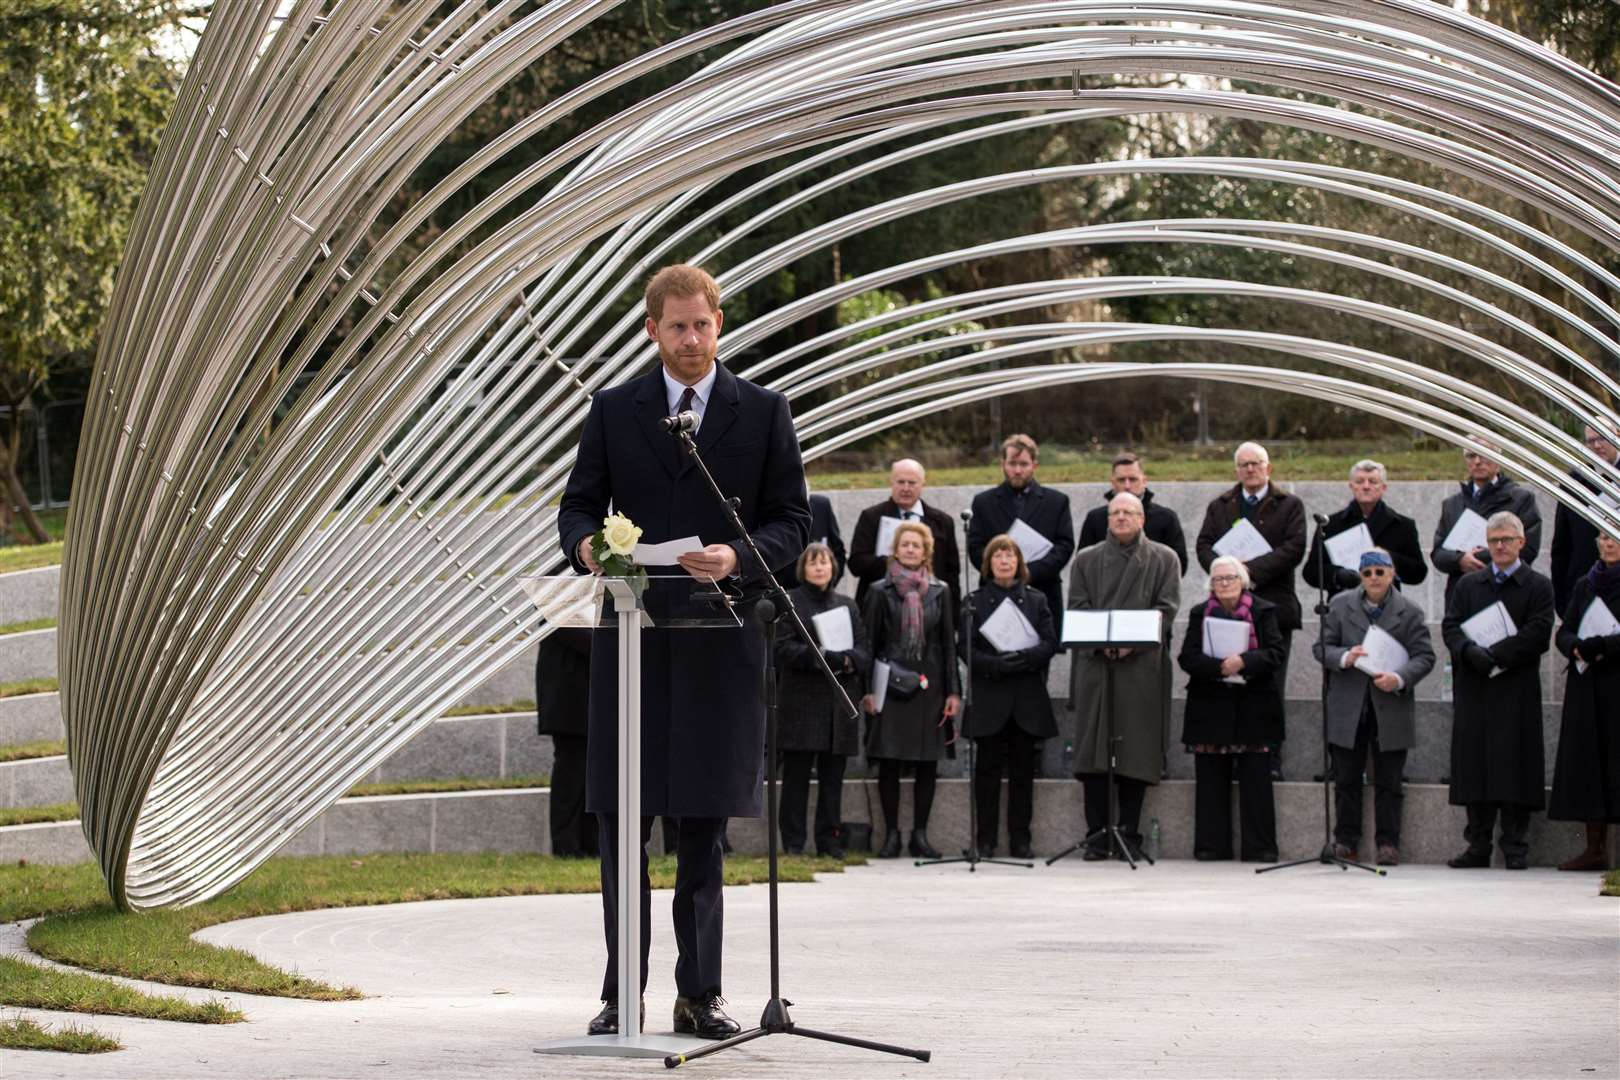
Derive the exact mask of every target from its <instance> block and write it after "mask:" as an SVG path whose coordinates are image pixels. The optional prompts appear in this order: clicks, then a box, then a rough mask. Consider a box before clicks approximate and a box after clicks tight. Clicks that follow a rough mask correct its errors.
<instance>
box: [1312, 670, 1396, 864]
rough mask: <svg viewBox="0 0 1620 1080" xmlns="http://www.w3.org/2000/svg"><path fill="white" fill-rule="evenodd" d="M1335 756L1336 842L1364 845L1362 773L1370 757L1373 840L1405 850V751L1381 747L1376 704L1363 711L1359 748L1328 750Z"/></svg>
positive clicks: (1354, 845)
mask: <svg viewBox="0 0 1620 1080" xmlns="http://www.w3.org/2000/svg"><path fill="white" fill-rule="evenodd" d="M1328 749H1329V750H1331V751H1332V754H1333V795H1334V799H1333V803H1334V813H1333V839H1334V840H1335V841H1336V842H1337V843H1340V844H1343V845H1344V846H1345V847H1348V848H1355V847H1359V846H1360V845H1361V772H1362V763H1363V762H1364V761H1366V760H1367V753H1368V751H1369V750H1370V751H1371V752H1372V763H1373V830H1374V831H1373V839H1374V840H1375V841H1376V842H1377V843H1378V844H1379V845H1384V844H1388V845H1389V846H1390V847H1400V846H1401V804H1402V803H1403V802H1404V801H1405V799H1406V795H1405V793H1404V792H1403V791H1402V789H1401V774H1402V773H1403V772H1404V771H1405V770H1406V751H1405V750H1382V749H1379V746H1378V714H1377V713H1375V712H1373V708H1372V702H1370V701H1369V702H1368V703H1367V704H1366V705H1365V706H1364V707H1363V708H1362V710H1361V723H1360V725H1358V726H1357V728H1356V745H1355V746H1353V747H1343V746H1333V745H1330V746H1329V747H1328Z"/></svg>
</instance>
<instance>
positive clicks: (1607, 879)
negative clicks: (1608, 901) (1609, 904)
mask: <svg viewBox="0 0 1620 1080" xmlns="http://www.w3.org/2000/svg"><path fill="white" fill-rule="evenodd" d="M1598 895H1599V896H1620V870H1610V871H1609V872H1608V873H1607V874H1604V875H1603V887H1602V888H1600V889H1599V890H1598Z"/></svg>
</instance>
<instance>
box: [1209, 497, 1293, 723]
mask: <svg viewBox="0 0 1620 1080" xmlns="http://www.w3.org/2000/svg"><path fill="white" fill-rule="evenodd" d="M1242 507H1243V485H1242V484H1233V485H1232V488H1231V490H1229V491H1223V492H1222V493H1221V494H1219V495H1217V496H1215V498H1213V499H1211V500H1210V503H1209V506H1207V507H1206V508H1205V509H1204V524H1203V526H1202V527H1200V528H1199V530H1198V565H1199V566H1202V567H1203V568H1204V570H1205V572H1208V570H1209V567H1210V564H1211V563H1213V562H1214V561H1215V560H1216V558H1218V556H1217V555H1216V554H1215V541H1217V540H1219V539H1220V538H1221V537H1223V536H1225V535H1226V531H1227V530H1228V529H1230V528H1231V527H1232V526H1233V525H1236V524H1237V521H1238V519H1239V518H1240V517H1242V516H1243V509H1242ZM1252 522H1253V524H1254V527H1255V530H1256V531H1257V532H1259V534H1260V535H1261V536H1263V537H1265V538H1266V543H1268V544H1270V545H1271V550H1270V551H1268V552H1266V553H1265V554H1264V555H1262V556H1260V557H1259V558H1258V559H1250V560H1249V561H1248V562H1247V563H1245V564H1244V565H1245V566H1247V567H1248V569H1249V578H1250V581H1251V583H1252V587H1253V591H1254V595H1255V596H1257V597H1259V598H1260V599H1262V600H1267V601H1269V602H1271V603H1273V604H1275V605H1277V626H1278V628H1279V629H1282V630H1298V629H1299V628H1300V627H1301V626H1303V625H1304V621H1303V617H1302V613H1301V612H1300V608H1299V597H1298V596H1296V595H1295V594H1294V568H1295V567H1297V566H1298V565H1299V564H1300V562H1302V561H1303V560H1304V558H1305V504H1304V503H1303V502H1301V501H1300V500H1299V496H1297V495H1288V494H1285V493H1284V492H1283V490H1282V489H1281V488H1279V487H1278V486H1277V485H1276V484H1272V485H1271V486H1270V487H1268V488H1267V489H1266V497H1265V498H1263V499H1261V500H1260V505H1259V506H1257V507H1255V508H1254V515H1253V518H1252ZM1281 737H1282V736H1280V735H1279V736H1278V738H1281Z"/></svg>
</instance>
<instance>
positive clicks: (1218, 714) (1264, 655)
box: [1176, 596, 1283, 746]
mask: <svg viewBox="0 0 1620 1080" xmlns="http://www.w3.org/2000/svg"><path fill="white" fill-rule="evenodd" d="M1208 603H1209V597H1208V596H1205V597H1204V598H1203V599H1201V600H1199V601H1198V602H1197V603H1196V604H1194V605H1193V606H1192V607H1191V608H1189V609H1188V610H1187V636H1186V637H1185V638H1184V639H1183V640H1182V642H1181V654H1180V655H1179V656H1178V657H1177V658H1176V662H1177V663H1178V664H1180V665H1181V670H1182V671H1185V672H1186V673H1187V676H1188V678H1187V711H1186V714H1185V716H1184V717H1183V720H1182V724H1181V741H1182V743H1184V744H1185V745H1188V746H1261V745H1264V744H1267V743H1275V742H1278V741H1279V740H1281V739H1282V737H1283V709H1282V699H1281V698H1280V697H1279V696H1278V695H1277V686H1276V679H1277V669H1278V667H1279V665H1281V664H1282V656H1283V640H1282V630H1281V629H1280V628H1279V627H1278V624H1277V605H1275V604H1271V603H1267V602H1266V601H1265V600H1262V599H1260V598H1259V597H1258V596H1257V597H1255V598H1254V607H1253V609H1252V612H1251V613H1252V614H1253V616H1254V636H1255V639H1256V641H1258V642H1259V647H1258V648H1254V649H1250V650H1248V651H1247V652H1245V653H1244V654H1243V671H1242V676H1243V682H1242V684H1241V685H1240V684H1238V683H1229V682H1227V681H1226V680H1225V679H1223V678H1222V677H1221V662H1220V661H1219V660H1217V659H1215V658H1214V657H1213V656H1206V655H1205V654H1204V608H1205V606H1206V605H1207V604H1208ZM1216 617H1217V618H1231V617H1233V616H1228V615H1226V614H1225V612H1224V609H1223V611H1222V613H1221V614H1220V615H1218V616H1216Z"/></svg>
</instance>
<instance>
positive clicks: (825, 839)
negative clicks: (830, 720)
mask: <svg viewBox="0 0 1620 1080" xmlns="http://www.w3.org/2000/svg"><path fill="white" fill-rule="evenodd" d="M848 762H849V758H848V757H846V756H845V755H843V754H831V753H817V752H816V751H814V750H784V751H782V799H781V802H780V803H779V804H778V806H777V810H776V812H777V814H778V816H779V820H780V821H781V825H782V846H783V847H785V848H792V849H795V850H798V849H802V848H803V847H804V833H805V821H804V819H805V814H806V812H807V810H808V808H809V805H810V768H811V766H814V767H815V771H816V785H817V790H816V851H818V852H821V853H825V852H826V851H827V849H828V848H831V847H835V846H837V844H838V823H839V822H840V821H841V820H843V814H844V766H845V765H846V764H848Z"/></svg>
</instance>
